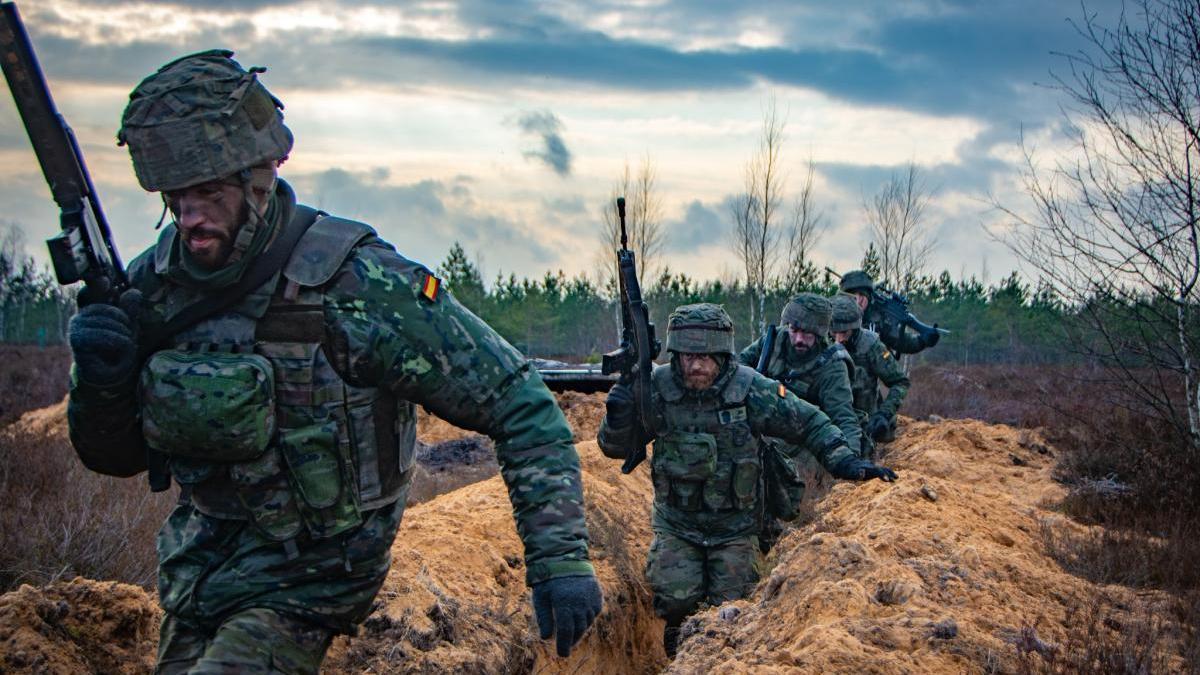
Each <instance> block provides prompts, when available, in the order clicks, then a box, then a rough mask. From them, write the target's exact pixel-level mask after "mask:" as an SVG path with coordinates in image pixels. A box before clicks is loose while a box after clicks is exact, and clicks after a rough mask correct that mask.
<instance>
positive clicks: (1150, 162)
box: [997, 0, 1200, 456]
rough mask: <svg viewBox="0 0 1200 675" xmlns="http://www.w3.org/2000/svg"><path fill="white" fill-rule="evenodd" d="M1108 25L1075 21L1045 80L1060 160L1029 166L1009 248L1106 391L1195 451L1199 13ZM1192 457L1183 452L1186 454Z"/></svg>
mask: <svg viewBox="0 0 1200 675" xmlns="http://www.w3.org/2000/svg"><path fill="white" fill-rule="evenodd" d="M1129 4H1130V5H1131V7H1132V10H1127V9H1123V10H1122V12H1121V15H1120V17H1119V18H1118V19H1117V20H1116V24H1115V26H1114V27H1111V28H1109V27H1106V26H1103V25H1100V24H1099V23H1098V22H1097V18H1096V16H1095V15H1094V14H1092V13H1090V12H1086V8H1085V12H1086V13H1085V15H1084V17H1083V20H1082V22H1080V23H1078V24H1077V25H1076V28H1077V29H1078V31H1079V33H1080V35H1081V36H1082V37H1083V38H1084V40H1085V47H1084V48H1083V49H1082V50H1081V51H1079V52H1077V53H1073V54H1069V55H1064V58H1065V60H1066V64H1067V72H1065V73H1061V74H1056V76H1055V82H1056V86H1057V88H1058V89H1059V90H1060V91H1061V92H1062V93H1063V94H1065V96H1066V97H1067V100H1068V102H1069V105H1068V107H1066V108H1065V109H1064V115H1065V116H1066V121H1067V122H1068V123H1069V124H1068V127H1069V129H1070V131H1071V133H1072V134H1073V137H1072V140H1073V142H1074V148H1073V150H1074V152H1073V153H1072V154H1071V155H1070V156H1069V158H1066V159H1060V160H1058V161H1057V162H1054V163H1052V164H1051V165H1050V166H1049V167H1044V166H1039V165H1038V163H1037V162H1035V160H1034V157H1033V151H1032V150H1031V149H1029V148H1028V146H1027V147H1026V170H1025V172H1024V179H1025V189H1026V192H1027V194H1028V195H1029V197H1030V198H1031V201H1032V208H1031V209H1030V210H1031V212H1032V214H1031V215H1028V216H1026V215H1024V214H1021V213H1018V212H1017V211H1016V210H1015V209H1011V208H1008V207H1004V206H1003V205H999V204H997V206H998V207H999V208H1000V209H1001V210H1003V211H1005V212H1006V213H1008V214H1009V215H1010V216H1012V217H1013V220H1014V221H1015V222H1014V224H1013V227H1012V229H1011V230H1009V232H1008V233H1007V234H1005V235H1003V238H1004V240H1005V241H1006V243H1007V244H1008V245H1009V248H1010V249H1011V250H1012V251H1013V252H1014V253H1016V254H1017V255H1018V256H1020V257H1021V259H1023V260H1024V261H1025V262H1026V263H1027V264H1028V265H1029V266H1030V267H1032V268H1033V269H1034V270H1036V272H1037V273H1038V274H1039V275H1042V276H1044V277H1045V278H1046V279H1047V280H1048V281H1049V283H1051V284H1052V285H1053V287H1054V289H1055V291H1056V292H1057V293H1058V294H1059V295H1060V296H1061V297H1062V299H1063V300H1065V301H1066V302H1067V303H1069V306H1072V307H1074V308H1076V310H1077V313H1078V315H1079V317H1080V318H1081V319H1082V320H1083V321H1084V322H1085V324H1086V326H1087V328H1088V329H1089V330H1088V332H1087V335H1086V336H1085V338H1086V344H1084V345H1082V346H1083V348H1084V349H1086V350H1088V353H1089V354H1090V355H1092V356H1094V357H1096V358H1097V359H1098V360H1099V361H1100V362H1101V363H1103V364H1105V365H1107V366H1110V367H1111V368H1113V369H1115V371H1116V372H1118V373H1120V374H1121V375H1122V377H1119V378H1117V379H1116V380H1114V385H1115V389H1116V390H1117V391H1119V392H1120V393H1121V395H1122V396H1124V397H1125V400H1126V401H1127V403H1128V404H1129V406H1130V408H1131V409H1133V410H1136V411H1138V412H1139V414H1146V415H1149V416H1151V418H1152V419H1155V420H1156V421H1158V422H1161V423H1162V424H1163V425H1164V428H1167V429H1174V430H1176V431H1178V432H1179V434H1180V437H1181V438H1183V439H1186V443H1187V445H1188V449H1189V451H1190V452H1191V453H1200V369H1198V364H1197V356H1198V354H1197V352H1198V348H1200V311H1198V305H1197V301H1198V300H1200V298H1198V294H1197V281H1198V279H1200V13H1198V12H1197V11H1196V4H1195V2H1189V1H1188V0H1134V1H1132V2H1131V3H1129ZM1193 456H1194V455H1193Z"/></svg>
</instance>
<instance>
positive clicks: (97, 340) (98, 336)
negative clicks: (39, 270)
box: [67, 289, 142, 387]
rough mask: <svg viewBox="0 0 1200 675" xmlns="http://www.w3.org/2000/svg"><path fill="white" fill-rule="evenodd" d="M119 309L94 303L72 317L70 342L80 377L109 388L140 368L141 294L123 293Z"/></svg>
mask: <svg viewBox="0 0 1200 675" xmlns="http://www.w3.org/2000/svg"><path fill="white" fill-rule="evenodd" d="M118 305H119V306H118V307H114V306H113V305H106V304H103V303H94V304H91V305H88V306H86V307H84V308H83V309H81V310H79V313H78V314H76V315H75V316H73V317H71V323H70V325H69V326H68V328H67V341H68V342H69V343H70V344H71V357H72V358H73V359H74V360H75V368H76V371H77V372H78V374H79V378H80V379H82V380H83V381H84V382H87V383H88V384H92V385H95V386H99V387H107V386H112V385H116V384H121V383H123V382H125V381H127V380H128V379H129V378H130V377H131V376H132V375H133V374H134V373H133V371H134V368H136V367H137V351H138V350H137V334H138V321H137V320H138V315H139V314H140V312H141V307H142V293H141V291H138V290H135V289H131V290H128V291H125V292H124V293H122V294H121V299H120V300H119V301H118Z"/></svg>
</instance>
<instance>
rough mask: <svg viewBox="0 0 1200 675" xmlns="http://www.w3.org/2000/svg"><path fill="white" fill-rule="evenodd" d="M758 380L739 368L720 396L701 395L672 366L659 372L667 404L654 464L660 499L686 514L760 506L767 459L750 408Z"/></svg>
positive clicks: (656, 381)
mask: <svg viewBox="0 0 1200 675" xmlns="http://www.w3.org/2000/svg"><path fill="white" fill-rule="evenodd" d="M754 377H755V372H754V370H753V369H751V368H748V367H746V366H737V369H736V370H735V371H734V372H733V373H731V374H730V375H729V376H728V379H727V380H726V382H725V384H724V386H723V387H721V389H720V391H718V392H715V395H714V394H712V393H710V394H706V395H703V396H698V395H696V394H695V393H692V392H689V391H687V390H686V389H684V388H683V387H682V386H681V385H680V384H679V382H677V381H676V380H675V378H674V376H673V375H672V373H671V367H670V366H666V365H664V366H659V367H657V368H655V369H654V373H653V375H652V377H651V381H652V383H653V386H654V391H655V393H656V394H657V395H658V397H659V398H660V400H661V401H662V405H661V406H659V409H660V419H658V420H656V421H655V422H656V426H657V427H658V428H657V429H656V430H655V431H656V435H657V438H656V439H655V441H654V455H653V457H652V459H651V463H650V472H651V476H652V478H653V481H654V495H655V500H657V501H658V502H659V503H661V504H665V505H667V506H670V507H672V508H673V509H676V510H678V511H682V512H699V511H707V512H733V511H748V510H753V509H754V508H755V507H756V505H757V500H758V497H759V492H760V488H759V484H760V478H761V475H762V458H761V455H760V452H759V440H758V438H757V437H755V436H754V434H753V432H752V431H751V428H750V420H749V417H748V415H747V410H746V399H747V397H748V395H749V392H750V385H751V383H752V382H753V381H754Z"/></svg>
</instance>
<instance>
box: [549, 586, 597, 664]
mask: <svg viewBox="0 0 1200 675" xmlns="http://www.w3.org/2000/svg"><path fill="white" fill-rule="evenodd" d="M603 602H604V601H603V598H602V596H601V594H600V584H598V583H596V577H594V576H592V575H590V574H588V575H581V576H571V577H557V578H555V579H547V580H546V581H542V582H540V583H537V584H534V586H533V611H534V614H535V615H536V616H537V622H538V632H539V634H540V635H541V638H542V639H543V640H545V639H547V638H549V637H550V636H551V635H552V634H553V635H555V638H556V639H555V647H556V648H557V650H558V655H559V656H569V655H570V654H571V647H573V646H574V645H575V643H576V642H579V638H581V637H583V634H584V633H585V632H587V629H588V626H590V625H592V621H594V620H595V619H596V616H597V615H598V614H600V608H601V606H602V605H603Z"/></svg>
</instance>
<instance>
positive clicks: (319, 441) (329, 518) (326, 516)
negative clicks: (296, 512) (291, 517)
mask: <svg viewBox="0 0 1200 675" xmlns="http://www.w3.org/2000/svg"><path fill="white" fill-rule="evenodd" d="M279 447H280V450H281V451H282V453H283V458H284V461H286V462H287V466H288V474H289V475H290V476H291V480H292V483H293V485H295V489H296V492H297V493H298V494H299V496H300V502H299V504H298V506H299V508H300V515H301V516H302V517H303V518H304V522H305V524H306V525H307V526H308V530H309V532H310V533H311V534H312V536H313V537H316V538H322V537H331V536H333V535H335V534H339V533H341V532H345V531H346V530H348V529H350V528H352V527H356V526H357V525H359V524H360V523H362V517H361V515H360V514H359V511H358V507H357V506H356V505H355V503H354V498H353V496H352V495H351V493H350V490H347V489H345V485H346V482H345V481H344V480H343V478H342V466H341V462H340V459H339V457H338V453H337V422H334V421H329V422H326V423H323V424H313V425H309V426H306V427H301V428H299V429H288V430H286V431H284V432H283V433H281V434H280V437H279Z"/></svg>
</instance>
